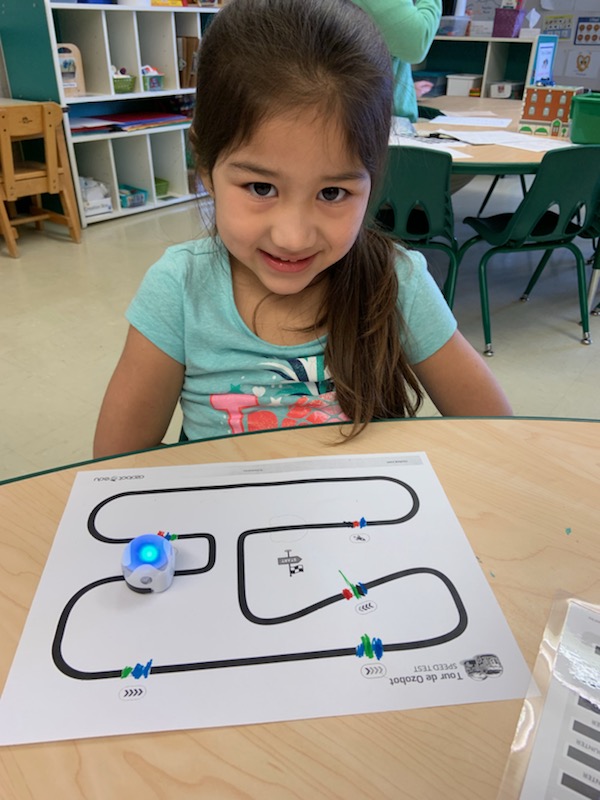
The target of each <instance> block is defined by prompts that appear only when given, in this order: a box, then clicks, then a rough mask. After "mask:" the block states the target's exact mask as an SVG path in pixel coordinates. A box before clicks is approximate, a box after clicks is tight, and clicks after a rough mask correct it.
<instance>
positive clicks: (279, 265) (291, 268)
mask: <svg viewBox="0 0 600 800" xmlns="http://www.w3.org/2000/svg"><path fill="white" fill-rule="evenodd" d="M259 253H260V254H261V256H262V257H263V259H264V261H265V262H266V264H267V265H268V266H269V267H270V268H271V269H274V270H276V271H277V272H302V271H303V270H305V269H307V268H308V267H310V265H311V264H312V263H313V261H314V260H315V257H316V256H315V255H314V254H313V255H311V256H305V257H304V258H289V259H287V258H281V257H279V256H275V255H272V254H271V253H267V252H266V250H259Z"/></svg>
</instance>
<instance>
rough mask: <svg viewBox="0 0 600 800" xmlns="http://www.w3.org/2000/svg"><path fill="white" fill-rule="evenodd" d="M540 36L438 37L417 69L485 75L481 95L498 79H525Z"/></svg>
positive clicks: (488, 90)
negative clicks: (537, 37)
mask: <svg viewBox="0 0 600 800" xmlns="http://www.w3.org/2000/svg"><path fill="white" fill-rule="evenodd" d="M536 43H537V39H535V38H534V39H519V38H513V39H505V38H496V39H493V38H479V37H475V36H436V37H435V39H434V40H433V42H432V45H431V48H430V50H429V53H428V54H427V58H426V60H425V61H424V62H423V64H420V65H419V66H418V67H415V69H426V70H427V71H433V72H438V71H439V72H444V73H446V74H448V75H453V74H456V73H471V74H474V75H483V79H482V83H481V96H482V97H489V96H490V84H491V83H495V82H497V81H521V82H525V81H526V78H527V76H528V75H529V74H530V71H531V69H532V66H533V60H534V57H535V45H536Z"/></svg>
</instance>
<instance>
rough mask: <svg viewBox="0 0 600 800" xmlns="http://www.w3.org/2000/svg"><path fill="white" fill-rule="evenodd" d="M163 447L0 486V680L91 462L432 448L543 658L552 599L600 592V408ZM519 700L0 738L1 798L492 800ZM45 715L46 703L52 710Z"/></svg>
mask: <svg viewBox="0 0 600 800" xmlns="http://www.w3.org/2000/svg"><path fill="white" fill-rule="evenodd" d="M335 442H339V429H338V428H337V427H315V428H302V429H296V430H288V431H277V432H269V433H259V434H252V435H246V436H235V437H231V438H228V439H222V440H216V441H209V442H203V443H199V444H185V445H179V446H172V447H166V448H160V449H158V450H155V451H151V452H147V453H141V454H136V455H131V456H126V457H123V458H120V459H110V460H106V461H103V462H100V466H99V465H98V464H94V463H92V464H89V465H85V466H81V467H77V468H71V469H66V470H61V471H56V472H51V473H47V474H42V475H39V476H36V477H31V478H27V479H23V480H19V481H15V482H11V483H6V484H4V485H2V486H0V626H1V628H0V630H1V636H2V647H1V649H0V686H3V685H4V682H5V679H6V675H7V674H8V671H9V668H10V665H11V662H12V658H13V656H14V653H15V650H16V647H17V643H18V641H19V637H20V634H21V631H22V629H23V626H24V624H25V619H26V615H27V611H28V608H29V606H30V604H31V601H32V599H33V596H34V593H35V590H36V586H37V583H38V580H39V578H40V575H41V573H42V570H43V568H44V564H45V561H46V557H47V554H48V551H49V548H50V545H51V542H52V538H53V536H54V533H55V531H56V528H57V525H58V522H59V520H60V517H61V514H62V511H63V509H64V506H65V503H66V501H67V498H68V495H69V491H70V489H71V485H72V482H73V478H74V475H75V473H76V471H77V469H98V468H107V467H108V468H113V467H114V468H117V467H142V466H144V467H150V466H160V465H179V464H188V463H210V462H223V461H244V460H255V459H264V458H284V457H296V456H316V455H332V454H340V455H342V454H352V453H378V452H411V451H416V450H424V451H425V452H426V453H427V455H428V456H429V459H430V460H431V462H432V464H433V468H434V469H435V471H436V473H437V475H438V477H439V479H440V481H441V483H442V486H443V487H444V489H445V491H446V494H447V495H448V498H449V500H450V503H451V504H452V506H453V508H454V510H455V512H456V514H457V515H458V518H459V520H460V522H461V524H462V526H463V528H464V530H465V533H466V535H467V537H468V538H469V540H470V542H471V545H472V547H473V550H474V552H475V554H476V555H477V556H478V558H479V560H480V563H481V568H482V570H483V572H484V574H485V576H486V578H487V579H488V581H489V583H490V586H491V587H492V590H493V591H494V593H495V596H496V598H497V599H498V602H499V603H500V606H501V608H502V610H503V612H504V614H505V616H506V618H507V620H508V622H509V624H510V626H511V628H512V631H513V633H514V635H515V637H516V639H517V642H518V643H519V645H520V647H521V649H522V652H523V655H524V656H525V659H526V660H527V662H528V664H529V665H530V667H531V666H533V663H534V661H535V657H536V654H537V650H538V646H539V643H540V639H541V637H542V634H543V631H544V628H545V625H546V621H547V619H548V614H549V611H550V608H551V605H552V601H553V597H554V596H555V593H556V592H557V591H560V590H563V591H567V592H571V593H573V595H574V596H577V597H580V598H584V599H587V600H589V601H592V602H599V601H600V515H599V514H598V508H599V500H598V498H599V495H600V423H598V422H591V421H587V422H586V421H571V420H529V419H496V420H471V419H454V420H452V419H431V420H427V419H421V420H403V421H399V422H380V423H375V424H372V425H370V426H369V428H368V429H367V431H366V432H365V433H363V434H362V435H361V436H360V437H359V438H358V439H356V440H354V441H352V442H349V443H345V444H342V445H341V446H339V447H336V446H334V443H335ZM520 708H521V702H520V701H505V702H495V703H480V704H468V705H463V706H449V707H441V708H429V709H418V710H412V711H403V712H385V713H380V714H367V715H360V716H347V717H339V718H328V719H318V720H311V719H307V720H299V721H293V722H278V723H271V724H263V725H248V726H243V727H237V728H213V729H204V730H195V731H181V732H168V733H152V734H145V735H135V736H115V737H108V738H98V739H87V740H79V741H66V742H57V743H46V744H36V745H27V746H15V747H4V748H1V749H0V798H2V800H29V799H30V798H36V800H37V798H39V799H40V800H42V799H43V800H48V798H51V799H52V800H53V799H54V798H60V800H78V798H86V800H87V799H89V800H104V798H106V799H107V800H109V799H110V800H122V799H123V800H125V798H131V800H138V798H144V799H145V800H152V799H154V798H161V800H162V799H163V798H164V799H165V800H179V798H194V799H196V798H207V799H208V800H221V799H223V800H242V798H243V800H248V799H249V798H261V800H271V799H272V800H292V798H293V800H299V799H300V798H311V800H317V799H318V800H320V798H379V800H381V798H394V800H400V799H402V800H405V799H406V800H413V799H414V800H430V799H431V800H433V799H434V798H435V800H438V798H444V800H463V799H464V798H474V799H475V800H494V799H495V798H496V794H497V790H498V787H499V784H500V781H501V778H502V774H503V770H504V768H505V765H506V760H507V756H508V753H509V750H510V745H511V742H512V739H513V735H514V731H515V726H516V723H517V718H518V715H519V711H520ZM40 713H43V709H40Z"/></svg>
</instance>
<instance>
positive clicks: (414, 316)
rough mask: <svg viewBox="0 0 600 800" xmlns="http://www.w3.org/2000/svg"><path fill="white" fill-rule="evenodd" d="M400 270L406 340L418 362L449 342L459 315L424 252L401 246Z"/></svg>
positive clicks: (411, 358) (410, 354)
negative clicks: (454, 312) (433, 274)
mask: <svg viewBox="0 0 600 800" xmlns="http://www.w3.org/2000/svg"><path fill="white" fill-rule="evenodd" d="M396 271H397V274H398V304H399V308H400V313H401V315H402V321H403V327H402V329H401V332H400V335H401V338H402V344H403V346H404V349H405V352H406V355H407V357H408V360H409V361H410V363H411V364H418V363H419V362H420V361H424V360H425V359H426V358H429V356H432V355H433V354H434V353H435V352H437V351H438V350H439V349H440V348H441V347H443V346H444V345H445V344H446V342H447V341H448V340H449V339H450V338H451V336H452V335H453V334H454V332H455V331H456V328H457V324H456V319H455V318H454V315H453V314H452V311H451V310H450V308H449V307H448V304H447V303H446V300H445V299H444V296H443V294H442V293H441V291H440V289H439V288H438V286H437V284H436V282H435V281H434V279H433V277H432V276H431V274H430V272H429V270H428V269H427V261H426V260H425V257H424V256H423V254H422V253H419V252H417V251H416V250H405V249H404V248H398V255H397V258H396Z"/></svg>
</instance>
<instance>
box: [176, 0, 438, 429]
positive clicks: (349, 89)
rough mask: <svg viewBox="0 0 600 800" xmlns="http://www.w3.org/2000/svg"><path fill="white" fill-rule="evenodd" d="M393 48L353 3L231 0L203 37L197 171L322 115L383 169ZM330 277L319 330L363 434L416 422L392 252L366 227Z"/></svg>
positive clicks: (374, 167) (194, 134) (417, 392)
mask: <svg viewBox="0 0 600 800" xmlns="http://www.w3.org/2000/svg"><path fill="white" fill-rule="evenodd" d="M392 93H393V84H392V72H391V66H390V57H389V53H388V50H387V48H386V45H385V43H384V42H383V40H382V38H381V36H380V34H379V33H378V31H377V29H376V28H375V26H374V25H373V23H372V22H371V20H370V18H369V17H368V16H367V15H366V14H365V13H364V12H363V11H361V10H360V9H359V8H358V7H357V6H355V5H354V4H353V3H352V2H351V0H231V2H230V3H229V4H228V5H226V6H225V7H224V8H223V9H222V10H221V11H219V13H218V14H216V15H215V17H214V18H213V19H212V22H211V24H210V26H209V28H208V29H207V31H206V32H205V34H204V36H203V39H202V44H201V47H200V56H199V60H198V86H197V95H196V107H195V113H194V119H193V123H192V127H191V131H190V141H191V143H192V146H193V148H194V152H195V157H196V164H197V168H198V171H199V172H200V173H204V174H205V175H209V176H210V175H211V174H212V170H213V168H214V166H215V164H216V162H217V160H218V159H219V158H220V157H222V156H225V155H226V154H227V153H229V152H231V151H232V150H234V149H235V148H237V147H239V146H240V145H242V144H243V143H245V142H248V141H249V140H250V139H251V138H252V136H253V134H254V133H255V131H256V130H257V128H258V126H259V125H260V124H261V123H262V122H264V121H265V120H267V119H270V118H272V117H275V116H278V115H280V114H283V113H289V112H290V111H292V110H293V111H302V109H306V111H307V112H309V111H312V112H314V110H315V109H317V110H319V111H320V112H321V113H322V114H323V115H326V117H330V118H331V120H332V121H333V122H337V123H340V122H341V128H342V130H343V131H344V133H345V135H346V139H347V145H348V148H349V151H350V153H351V154H352V155H355V156H357V157H358V158H359V159H360V161H361V162H362V163H363V164H364V166H365V167H366V169H367V170H368V172H369V174H370V176H371V184H372V190H371V193H372V194H373V192H376V187H377V185H378V183H379V181H380V179H381V176H382V173H383V170H384V168H385V163H386V157H387V148H388V137H389V127H390V120H391V113H392ZM367 222H368V221H367V220H365V223H364V224H363V227H362V230H361V232H360V234H359V236H358V238H357V240H356V241H355V243H354V245H353V246H352V248H351V249H350V251H349V252H348V253H347V254H346V256H344V258H342V259H341V260H340V261H338V262H337V263H336V264H334V265H333V266H331V267H330V268H329V270H328V271H327V275H328V288H327V292H326V296H325V299H324V304H323V308H322V309H321V311H320V313H319V315H318V316H319V319H318V320H316V321H315V323H316V326H320V325H324V326H325V329H326V330H327V343H326V346H325V364H326V366H327V367H328V369H329V371H330V373H331V377H332V379H333V382H334V385H335V389H336V393H337V398H338V402H339V404H340V406H341V408H342V410H343V411H344V413H345V414H346V415H347V416H348V417H349V418H350V419H351V420H352V421H353V423H354V424H353V427H352V428H351V432H350V436H355V435H356V434H357V433H358V432H359V431H360V430H362V429H363V428H364V427H365V425H366V424H367V423H368V422H369V421H370V420H372V419H389V418H393V417H404V416H414V414H415V413H416V411H417V410H418V408H419V406H420V404H421V402H422V398H423V394H422V391H421V388H420V386H419V383H418V381H417V379H416V377H415V375H414V373H413V371H412V369H411V367H410V365H409V363H408V361H407V358H406V356H405V354H404V352H403V350H402V346H401V343H400V337H399V330H400V328H401V326H402V324H403V323H402V320H401V318H400V314H399V310H398V305H397V298H398V279H397V276H396V270H395V268H394V245H393V242H392V241H391V240H390V239H389V238H387V237H385V236H384V235H383V234H381V233H380V232H378V231H376V230H374V229H372V228H371V227H368V225H367Z"/></svg>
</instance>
